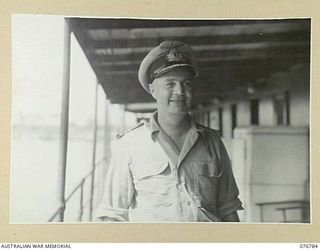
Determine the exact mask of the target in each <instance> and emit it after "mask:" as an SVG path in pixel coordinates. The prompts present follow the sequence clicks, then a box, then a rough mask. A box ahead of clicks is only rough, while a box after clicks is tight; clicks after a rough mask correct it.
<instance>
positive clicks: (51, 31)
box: [12, 14, 134, 126]
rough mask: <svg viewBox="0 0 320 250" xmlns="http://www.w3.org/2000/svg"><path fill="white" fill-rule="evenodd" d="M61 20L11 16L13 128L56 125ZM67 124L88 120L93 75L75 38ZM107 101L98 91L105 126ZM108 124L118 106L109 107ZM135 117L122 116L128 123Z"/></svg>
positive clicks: (115, 118) (90, 117)
mask: <svg viewBox="0 0 320 250" xmlns="http://www.w3.org/2000/svg"><path fill="white" fill-rule="evenodd" d="M63 36H64V17H63V16H53V15H52V16H50V15H21V14H17V15H13V17H12V67H13V76H12V79H13V86H12V87H13V91H12V93H13V98H12V99H13V101H12V104H13V105H12V121H13V123H14V124H34V125H36V124H37V125H55V126H58V125H59V124H60V113H61V94H62V72H63V48H64V44H63ZM70 75H71V77H70V80H71V85H70V116H69V120H70V123H73V124H76V125H79V126H83V125H86V124H88V122H90V121H92V120H93V114H94V94H95V84H96V77H95V74H94V72H93V70H92V68H91V67H90V65H89V63H88V61H87V59H86V57H85V55H84V53H83V51H82V49H81V48H80V46H79V44H78V42H77V41H76V39H75V37H74V36H73V35H72V36H71V69H70ZM105 106H106V99H105V95H104V93H103V90H102V88H101V87H100V86H99V91H98V112H99V113H98V117H99V124H103V123H104V115H105ZM109 114H110V123H111V124H118V123H119V122H120V120H121V115H120V114H121V107H120V106H119V105H111V106H109ZM133 119H134V116H133V115H128V114H127V115H126V120H127V122H128V123H133Z"/></svg>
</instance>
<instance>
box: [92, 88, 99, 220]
mask: <svg viewBox="0 0 320 250" xmlns="http://www.w3.org/2000/svg"><path fill="white" fill-rule="evenodd" d="M98 85H99V83H98V82H97V83H96V93H95V106H94V129H93V148H92V171H91V189H90V221H92V214H93V201H94V184H95V181H94V179H95V171H96V147H97V130H98Z"/></svg>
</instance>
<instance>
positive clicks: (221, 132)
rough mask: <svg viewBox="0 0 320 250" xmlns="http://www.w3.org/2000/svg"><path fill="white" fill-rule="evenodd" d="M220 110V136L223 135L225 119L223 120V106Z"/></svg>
mask: <svg viewBox="0 0 320 250" xmlns="http://www.w3.org/2000/svg"><path fill="white" fill-rule="evenodd" d="M218 112H219V132H220V136H221V137H222V136H223V120H222V114H223V108H219V109H218Z"/></svg>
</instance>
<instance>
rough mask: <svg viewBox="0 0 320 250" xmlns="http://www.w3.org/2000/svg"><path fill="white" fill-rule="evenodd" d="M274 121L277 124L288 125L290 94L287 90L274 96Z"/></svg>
mask: <svg viewBox="0 0 320 250" xmlns="http://www.w3.org/2000/svg"><path fill="white" fill-rule="evenodd" d="M273 106H274V114H275V121H276V124H277V125H290V112H289V111H290V95H289V91H286V92H285V93H283V94H281V95H278V96H276V97H274V100H273Z"/></svg>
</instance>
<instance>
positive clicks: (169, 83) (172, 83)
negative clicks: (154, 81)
mask: <svg viewBox="0 0 320 250" xmlns="http://www.w3.org/2000/svg"><path fill="white" fill-rule="evenodd" d="M173 86H174V82H167V83H166V87H168V88H172V87H173Z"/></svg>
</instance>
